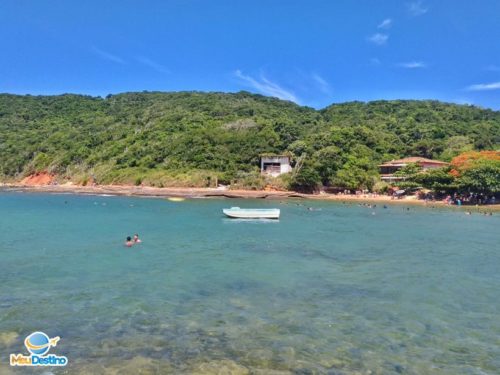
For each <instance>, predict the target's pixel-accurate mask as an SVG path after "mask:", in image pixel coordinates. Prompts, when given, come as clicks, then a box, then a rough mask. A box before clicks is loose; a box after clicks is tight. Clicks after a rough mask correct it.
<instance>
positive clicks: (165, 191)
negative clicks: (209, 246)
mask: <svg viewBox="0 0 500 375" xmlns="http://www.w3.org/2000/svg"><path fill="white" fill-rule="evenodd" d="M2 190H5V191H25V192H35V193H54V194H78V195H104V194H106V195H113V196H132V197H149V198H228V199H293V198H299V199H310V200H320V201H321V200H324V201H335V202H349V203H353V202H358V203H387V204H398V205H401V204H404V205H418V206H423V207H454V208H462V209H468V210H472V209H474V210H487V211H500V204H495V205H486V206H467V205H463V206H460V207H459V206H453V205H452V206H450V205H448V204H445V203H444V202H442V201H430V202H429V201H423V200H419V199H417V198H416V197H406V198H402V199H394V198H393V197H391V196H388V195H378V194H362V195H344V194H327V193H320V194H303V193H298V192H295V191H265V190H225V189H217V188H184V187H182V188H176V187H164V188H159V187H151V186H129V185H98V186H81V185H69V184H67V185H24V184H13V183H4V184H0V191H2Z"/></svg>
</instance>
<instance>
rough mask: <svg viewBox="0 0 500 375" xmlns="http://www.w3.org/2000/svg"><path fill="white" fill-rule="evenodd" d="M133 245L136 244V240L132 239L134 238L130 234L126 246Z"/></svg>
mask: <svg viewBox="0 0 500 375" xmlns="http://www.w3.org/2000/svg"><path fill="white" fill-rule="evenodd" d="M133 245H134V242H133V241H132V238H130V236H128V237H127V240H126V241H125V246H127V247H132V246H133Z"/></svg>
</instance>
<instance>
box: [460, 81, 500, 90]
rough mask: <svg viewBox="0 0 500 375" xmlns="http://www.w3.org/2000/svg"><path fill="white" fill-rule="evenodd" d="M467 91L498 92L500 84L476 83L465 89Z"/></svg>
mask: <svg viewBox="0 0 500 375" xmlns="http://www.w3.org/2000/svg"><path fill="white" fill-rule="evenodd" d="M466 90H467V91H487V90H500V82H492V83H478V84H476V85H470V86H469V87H467V88H466Z"/></svg>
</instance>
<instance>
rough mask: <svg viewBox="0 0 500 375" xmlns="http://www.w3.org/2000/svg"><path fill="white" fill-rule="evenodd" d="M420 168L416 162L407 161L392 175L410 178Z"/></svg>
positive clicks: (418, 171)
mask: <svg viewBox="0 0 500 375" xmlns="http://www.w3.org/2000/svg"><path fill="white" fill-rule="evenodd" d="M421 169H422V168H420V166H419V165H418V164H417V163H409V164H407V165H405V166H404V167H403V168H401V169H400V170H398V171H397V172H396V173H394V176H399V177H406V178H412V177H414V176H415V175H417V174H418V173H420V171H421Z"/></svg>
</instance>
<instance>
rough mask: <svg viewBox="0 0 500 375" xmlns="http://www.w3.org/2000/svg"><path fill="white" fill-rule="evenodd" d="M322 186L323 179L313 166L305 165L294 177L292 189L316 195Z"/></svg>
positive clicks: (291, 184)
mask: <svg viewBox="0 0 500 375" xmlns="http://www.w3.org/2000/svg"><path fill="white" fill-rule="evenodd" d="M320 186H321V178H320V176H319V174H318V172H316V170H315V169H314V168H313V167H312V166H311V165H307V164H306V165H304V166H303V167H302V168H301V169H300V171H299V172H298V173H297V174H296V175H295V176H293V178H292V181H291V183H290V188H291V189H292V190H295V191H300V192H303V193H308V194H311V193H315V192H317V191H318V190H319V188H320Z"/></svg>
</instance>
